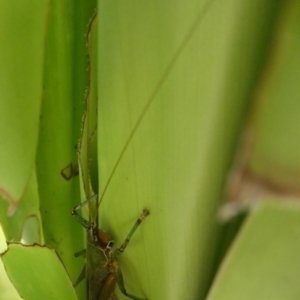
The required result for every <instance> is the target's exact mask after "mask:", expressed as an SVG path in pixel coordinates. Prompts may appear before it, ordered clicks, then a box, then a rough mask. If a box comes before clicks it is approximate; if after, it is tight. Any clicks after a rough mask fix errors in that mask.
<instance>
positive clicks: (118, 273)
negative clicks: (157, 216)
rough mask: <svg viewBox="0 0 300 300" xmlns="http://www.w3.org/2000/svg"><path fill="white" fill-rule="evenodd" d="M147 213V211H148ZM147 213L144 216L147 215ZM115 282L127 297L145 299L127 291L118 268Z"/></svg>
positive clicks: (137, 299)
mask: <svg viewBox="0 0 300 300" xmlns="http://www.w3.org/2000/svg"><path fill="white" fill-rule="evenodd" d="M148 214H149V212H148ZM148 214H147V215H146V216H148ZM117 282H118V286H119V289H120V291H121V292H122V293H123V294H124V295H125V296H126V297H128V298H130V299H133V300H147V299H145V298H139V297H136V296H134V295H132V294H129V293H127V291H126V288H125V285H124V280H123V275H122V272H121V270H120V269H118V270H117Z"/></svg>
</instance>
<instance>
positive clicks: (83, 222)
mask: <svg viewBox="0 0 300 300" xmlns="http://www.w3.org/2000/svg"><path fill="white" fill-rule="evenodd" d="M97 197H98V195H96V194H95V195H93V196H92V197H90V198H88V199H87V200H85V201H84V202H82V203H80V204H78V205H77V206H75V207H74V208H73V209H72V212H71V214H72V216H73V217H74V218H75V219H76V220H77V221H78V222H79V223H80V224H81V225H82V226H83V227H84V228H86V229H89V228H91V227H92V225H93V224H92V223H91V222H89V221H88V220H86V219H84V218H83V217H82V216H80V215H79V214H78V213H77V210H78V209H81V208H82V207H84V206H86V205H88V204H89V203H90V202H91V201H92V200H94V199H95V198H97Z"/></svg>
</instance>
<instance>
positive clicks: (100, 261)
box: [86, 227, 118, 300]
mask: <svg viewBox="0 0 300 300" xmlns="http://www.w3.org/2000/svg"><path fill="white" fill-rule="evenodd" d="M113 243H114V242H113V240H111V239H110V237H109V236H108V234H107V233H105V232H104V231H102V230H101V229H98V228H97V227H91V228H90V229H89V230H88V234H87V243H86V279H87V281H86V282H87V295H88V296H87V299H89V300H96V299H97V300H98V299H99V300H100V299H101V300H102V299H103V300H104V299H105V300H106V299H107V300H108V299H112V297H113V293H114V290H115V286H116V283H117V276H118V275H117V272H118V263H117V261H116V260H115V258H114V251H113V249H112V246H113ZM114 297H115V299H117V298H116V296H114Z"/></svg>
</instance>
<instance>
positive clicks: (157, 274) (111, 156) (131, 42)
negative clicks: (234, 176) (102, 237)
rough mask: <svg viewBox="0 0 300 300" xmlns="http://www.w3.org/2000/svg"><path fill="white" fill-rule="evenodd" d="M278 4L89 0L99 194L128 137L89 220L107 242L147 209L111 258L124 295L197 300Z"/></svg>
mask: <svg viewBox="0 0 300 300" xmlns="http://www.w3.org/2000/svg"><path fill="white" fill-rule="evenodd" d="M278 3H279V2H274V1H263V2H262V1H206V2H199V1H198V2H192V3H189V5H186V2H178V1H177V2H176V3H174V1H163V3H162V2H161V1H160V2H159V1H157V2H153V1H152V2H140V1H132V2H131V3H130V4H129V3H125V2H122V1H101V2H100V7H99V41H101V42H100V44H99V67H98V71H99V72H98V82H99V88H98V90H99V106H98V107H99V119H98V124H99V135H98V140H99V178H100V183H99V185H100V194H101V193H102V192H103V189H105V186H106V182H107V181H108V180H109V179H108V178H109V176H110V174H111V171H112V170H113V169H114V166H115V162H116V161H117V160H118V159H119V158H120V153H123V152H122V149H124V145H126V143H127V141H128V147H127V148H126V149H125V150H124V155H123V157H122V158H121V159H120V164H119V165H118V167H117V168H116V171H115V173H114V174H113V176H112V180H111V182H110V185H109V187H108V189H107V192H106V194H105V197H104V198H103V201H102V203H101V206H100V223H101V226H102V227H103V228H105V229H107V230H108V231H109V232H110V233H112V235H113V237H114V238H115V240H116V244H117V245H118V244H120V243H121V242H122V239H124V237H125V236H126V234H127V231H128V230H129V228H130V227H131V224H132V223H133V222H134V220H135V219H136V217H137V216H138V215H139V214H140V213H141V211H142V209H143V208H144V207H147V208H149V209H150V212H151V214H150V216H149V217H148V219H147V220H146V221H145V223H143V224H142V226H141V228H139V230H138V231H137V233H136V234H135V235H134V237H133V239H132V242H131V244H130V245H129V246H128V248H127V249H126V253H124V255H123V256H122V257H120V259H119V261H120V265H121V269H122V270H123V273H124V278H125V283H126V285H127V288H128V290H129V291H130V292H131V293H134V294H135V295H144V296H146V297H147V298H148V299H203V298H204V296H205V294H206V292H207V289H208V288H209V284H210V282H211V280H212V277H213V275H214V267H215V266H214V264H215V252H217V242H218V236H219V234H220V226H219V225H218V224H217V221H216V213H217V208H218V206H219V205H220V204H221V202H222V194H223V185H224V181H225V178H226V176H227V172H228V166H229V164H230V162H231V160H232V157H233V155H234V152H235V144H236V140H237V137H238V134H239V132H240V127H241V124H242V122H243V117H244V114H245V112H246V111H247V108H248V105H249V101H250V100H251V95H252V92H253V88H254V86H255V83H256V82H257V80H258V77H259V75H260V72H261V69H262V67H263V63H264V59H265V56H266V50H267V48H268V46H269V43H270V40H271V37H272V32H273V27H274V26H275V24H276V23H275V22H276V17H277V13H278V9H279V5H278ZM249 16H251V18H249ZM144 111H145V114H144V115H143V113H144ZM141 112H142V113H141ZM139 118H141V122H140V121H139V120H140V119H139ZM135 126H136V128H137V130H136V131H133V130H135ZM131 135H133V138H132V139H131ZM128 137H129V140H127V139H128ZM118 297H119V299H125V297H124V296H122V295H121V294H120V293H119V292H118Z"/></svg>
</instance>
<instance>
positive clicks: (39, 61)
mask: <svg viewBox="0 0 300 300" xmlns="http://www.w3.org/2000/svg"><path fill="white" fill-rule="evenodd" d="M48 5H49V1H48V0H42V1H40V0H37V1H30V2H20V3H13V4H12V3H11V2H9V1H4V0H1V1H0V11H1V12H2V15H1V18H0V43H1V45H2V47H1V49H0V65H1V68H0V99H1V101H0V140H1V147H0V165H1V168H0V195H1V197H2V198H3V199H5V200H7V201H9V204H10V210H9V214H10V215H12V214H13V213H14V211H15V209H16V207H17V205H18V201H19V200H20V198H21V196H22V194H23V193H24V190H25V188H26V185H27V184H28V182H29V179H30V176H31V175H32V170H33V166H34V162H35V155H36V147H37V142H38V130H39V126H38V124H39V114H40V105H41V99H42V93H43V90H42V75H43V65H44V52H45V47H44V46H45V39H44V37H45V32H46V26H47V17H46V16H47V12H48V8H49V7H48Z"/></svg>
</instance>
